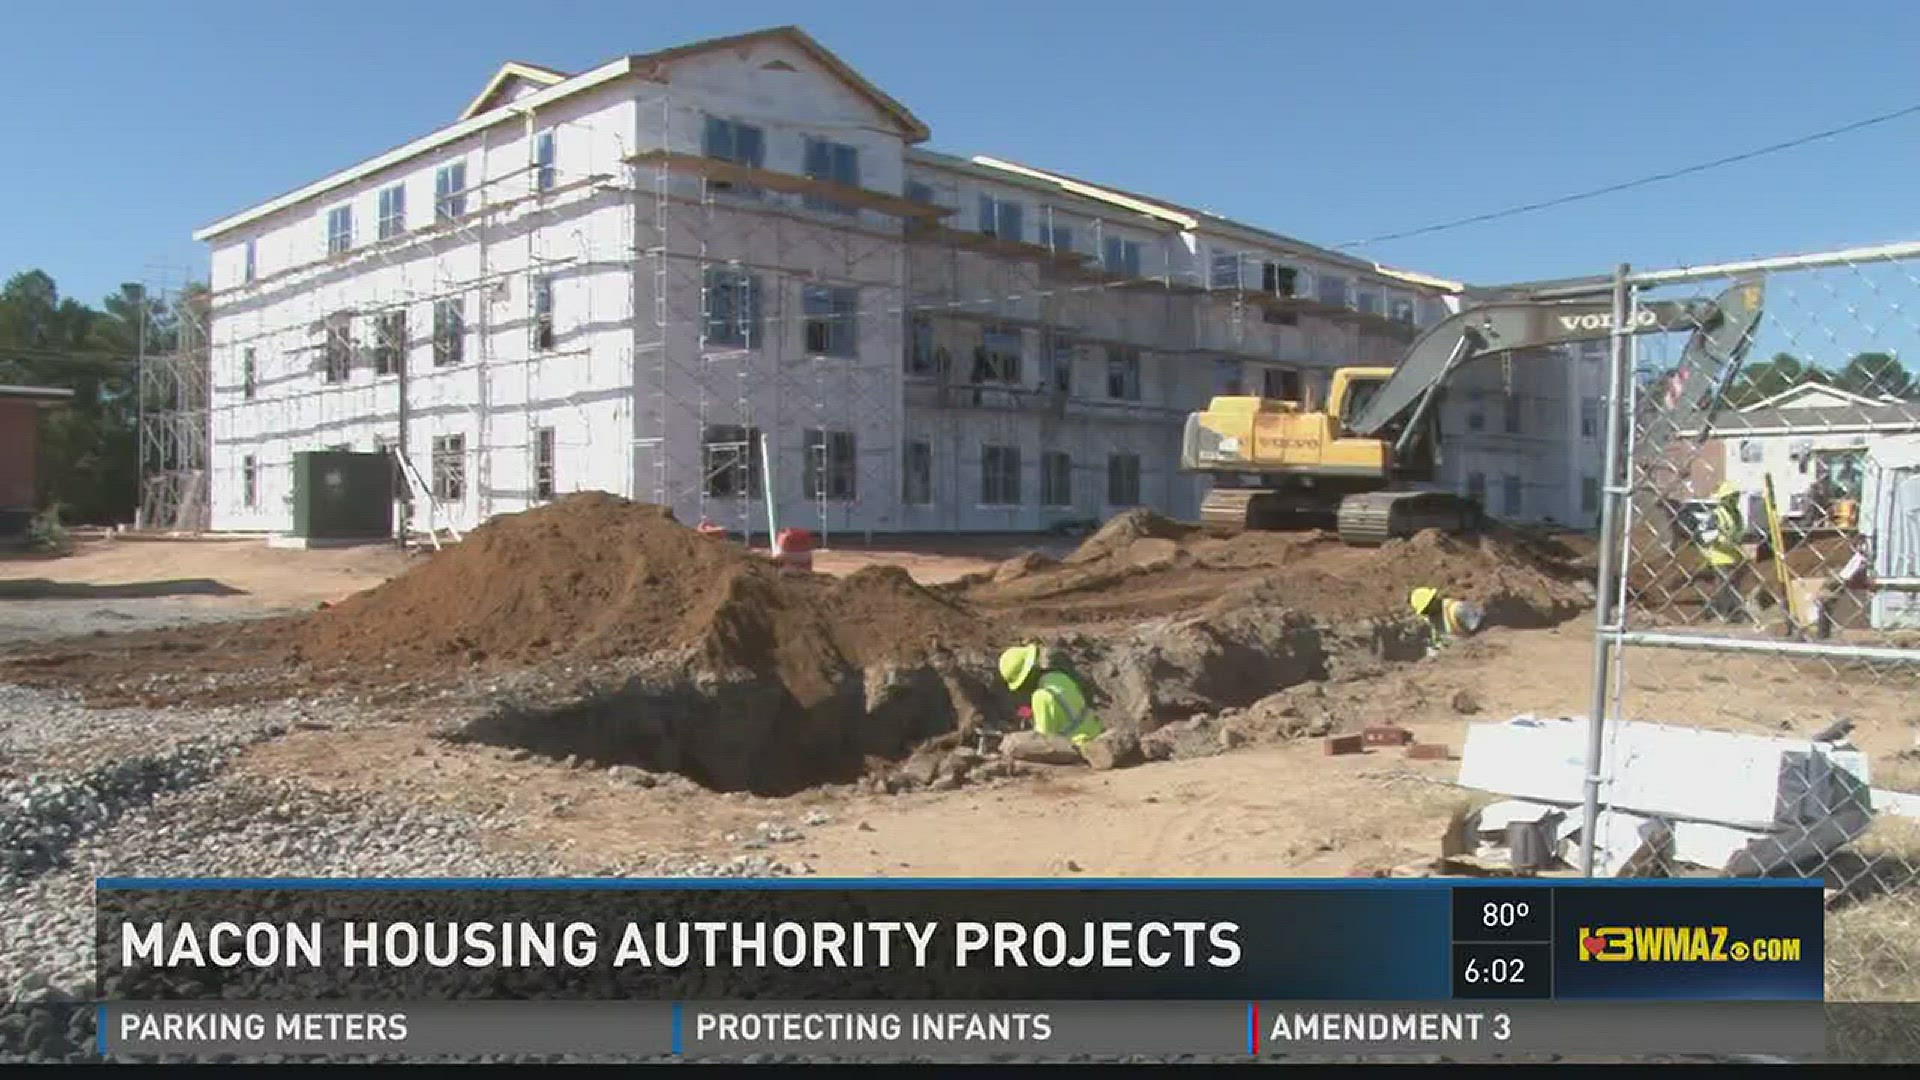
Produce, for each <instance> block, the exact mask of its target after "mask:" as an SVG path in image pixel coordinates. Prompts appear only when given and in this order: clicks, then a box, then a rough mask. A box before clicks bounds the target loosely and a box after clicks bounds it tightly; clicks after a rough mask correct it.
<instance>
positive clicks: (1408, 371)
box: [1347, 281, 1765, 452]
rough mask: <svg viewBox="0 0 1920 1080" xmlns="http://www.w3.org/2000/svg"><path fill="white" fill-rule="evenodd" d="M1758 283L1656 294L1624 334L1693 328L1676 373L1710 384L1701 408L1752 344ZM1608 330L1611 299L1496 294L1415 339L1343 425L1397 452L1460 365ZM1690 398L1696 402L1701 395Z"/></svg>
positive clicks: (1710, 403)
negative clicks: (1714, 291)
mask: <svg viewBox="0 0 1920 1080" xmlns="http://www.w3.org/2000/svg"><path fill="white" fill-rule="evenodd" d="M1764 291H1765V290H1764V286H1763V285H1762V284H1761V283H1760V282H1758V281H1745V282H1739V283H1736V284H1735V285H1734V286H1733V287H1731V288H1729V289H1727V290H1726V291H1725V292H1723V293H1721V294H1720V295H1719V296H1718V297H1716V298H1714V299H1712V300H1704V299H1693V300H1662V301H1649V302H1646V303H1643V304H1642V305H1640V306H1639V307H1638V308H1637V309H1636V310H1635V311H1634V313H1633V316H1632V322H1633V325H1632V326H1630V327H1629V328H1628V330H1627V332H1628V333H1633V334H1645V333H1671V332H1675V331H1682V330H1686V331H1691V332H1692V337H1691V338H1690V339H1689V340H1688V342H1687V350H1686V353H1685V354H1684V355H1683V359H1682V362H1681V364H1680V367H1679V371H1680V373H1681V375H1682V377H1683V378H1686V379H1691V380H1696V381H1698V382H1704V383H1706V384H1710V385H1711V386H1712V388H1713V393H1712V395H1711V396H1710V397H1709V398H1708V400H1707V401H1706V402H1705V403H1704V404H1702V405H1701V406H1700V407H1701V408H1703V409H1705V410H1708V411H1711V410H1712V409H1713V408H1715V407H1716V404H1717V401H1718V399H1719V396H1720V395H1721V393H1722V392H1724V390H1725V388H1726V386H1727V384H1728V383H1729V382H1730V381H1731V379H1732V377H1733V374H1734V372H1735V371H1736V369H1737V368H1738V367H1739V365H1740V362H1741V361H1742V360H1743V359H1744V358H1745V356H1746V352H1747V349H1748V347H1749V346H1750V345H1751V344H1752V342H1753V330H1754V327H1755V325H1756V324H1758V323H1759V321H1760V311H1761V301H1762V299H1763V296H1764ZM1612 334H1613V307H1612V303H1611V301H1603V302H1594V301H1565V300H1552V301H1544V300H1500V301H1495V302H1493V303H1490V304H1485V305H1482V306H1480V307H1476V308H1470V309H1468V310H1466V311H1463V312H1461V313H1460V314H1458V315H1454V316H1453V317H1451V318H1449V319H1447V320H1446V321H1445V322H1442V323H1440V324H1438V325H1436V326H1434V327H1432V328H1431V329H1429V330H1427V332H1426V333H1424V334H1422V335H1420V337H1419V338H1418V339H1417V340H1415V341H1414V343H1413V346H1412V348H1410V349H1408V350H1407V354H1406V356H1405V358H1404V359H1403V360H1402V361H1401V362H1400V365H1399V366H1398V367H1397V368H1395V369H1394V373H1393V377H1392V378H1390V379H1388V380H1387V381H1386V382H1385V383H1383V384H1381V386H1380V388H1379V389H1378V390H1377V391H1376V392H1375V393H1374V394H1373V396H1372V398H1371V399H1370V400H1369V401H1368V402H1367V403H1366V405H1365V407H1364V408H1362V409H1360V410H1359V412H1358V413H1356V414H1355V415H1354V416H1353V417H1352V418H1351V419H1350V420H1349V421H1348V424H1347V427H1348V431H1349V433H1350V434H1352V435H1356V436H1360V437H1362V438H1365V437H1380V438H1387V437H1390V436H1395V435H1396V434H1397V438H1396V444H1395V447H1394V448H1395V450H1396V451H1397V452H1402V451H1404V450H1405V449H1406V443H1407V442H1408V441H1409V440H1410V439H1412V438H1413V437H1414V436H1415V433H1416V432H1418V431H1419V430H1420V422H1421V420H1422V419H1424V417H1425V414H1426V412H1427V410H1428V409H1429V408H1430V407H1431V405H1432V402H1433V400H1434V397H1435V395H1436V394H1437V392H1438V391H1439V390H1440V388H1441V387H1442V386H1444V385H1445V383H1446V381H1447V379H1448V378H1449V377H1451V376H1452V375H1453V373H1454V372H1455V371H1458V370H1459V369H1460V368H1461V367H1462V366H1464V365H1466V364H1469V363H1472V362H1474V361H1475V360H1480V359H1484V358H1486V357H1490V356H1498V355H1500V354H1503V353H1513V352H1518V351H1521V350H1525V349H1535V348H1541V347H1545V346H1553V345H1567V344H1571V343H1573V342H1577V341H1596V340H1603V339H1605V338H1608V337H1611V336H1612ZM1687 396H1688V398H1690V399H1693V400H1698V399H1699V395H1697V394H1689V395H1687Z"/></svg>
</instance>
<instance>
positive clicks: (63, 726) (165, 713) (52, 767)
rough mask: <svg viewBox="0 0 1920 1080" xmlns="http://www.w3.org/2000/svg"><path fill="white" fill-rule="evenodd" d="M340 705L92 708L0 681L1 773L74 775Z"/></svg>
mask: <svg viewBox="0 0 1920 1080" xmlns="http://www.w3.org/2000/svg"><path fill="white" fill-rule="evenodd" d="M341 711H342V710H339V709H326V708H323V707H318V706H315V707H307V706H304V705H302V704H301V703H299V702H290V703H288V704H287V705H285V706H282V707H276V708H272V709H262V708H260V707H258V706H252V707H238V706H228V707H222V708H209V709H139V708H124V709H91V708H88V707H87V706H86V705H85V704H83V703H82V701H81V700H80V698H79V696H78V695H75V694H70V693H62V692H57V691H51V690H35V689H29V688H26V687H20V686H5V685H0V779H16V778H19V777H22V776H26V775H29V774H34V773H53V774H66V775H73V776H79V775H84V774H86V773H89V772H92V771H94V770H96V769H99V768H102V767H111V766H116V765H119V764H121V763H122V762H124V761H125V760H127V759H128V758H131V757H150V756H157V755H161V754H164V753H166V752H167V751H170V750H174V749H179V748H185V747H190V746H207V745H211V744H214V743H226V744H231V745H242V744H245V743H247V742H251V741H253V740H255V739H257V738H260V737H263V736H265V735H269V734H274V733H278V732H279V731H281V730H284V729H285V728H286V727H287V726H288V725H289V724H293V723H301V722H311V721H316V720H320V721H322V722H324V719H323V717H324V716H327V715H332V716H336V717H337V716H338V715H339V713H340V712H341Z"/></svg>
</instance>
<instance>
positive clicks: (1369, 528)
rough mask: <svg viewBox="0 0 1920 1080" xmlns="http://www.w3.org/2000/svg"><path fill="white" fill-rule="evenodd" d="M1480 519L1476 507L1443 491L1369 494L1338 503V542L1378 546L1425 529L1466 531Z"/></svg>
mask: <svg viewBox="0 0 1920 1080" xmlns="http://www.w3.org/2000/svg"><path fill="white" fill-rule="evenodd" d="M1480 518H1481V515H1480V507H1479V505H1478V504H1476V503H1475V502H1473V501H1472V500H1470V499H1463V498H1461V497H1460V496H1458V495H1451V494H1448V493H1446V492H1444V491H1369V492H1365V493H1362V494H1359V495H1349V496H1347V497H1346V498H1345V499H1343V500H1341V502H1340V516H1339V530H1340V539H1341V541H1342V542H1344V543H1348V544H1352V545H1355V546H1356V547H1377V546H1379V545H1381V544H1384V543H1386V542H1387V541H1388V540H1392V539H1396V538H1404V537H1408V536H1412V535H1414V534H1415V533H1418V532H1421V531H1423V530H1425V529H1439V530H1440V531H1442V532H1448V533H1459V532H1467V531H1469V530H1471V529H1473V528H1475V527H1477V526H1478V525H1479V524H1480Z"/></svg>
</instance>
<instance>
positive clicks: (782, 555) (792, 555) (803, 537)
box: [773, 529, 814, 570]
mask: <svg viewBox="0 0 1920 1080" xmlns="http://www.w3.org/2000/svg"><path fill="white" fill-rule="evenodd" d="M813 544H814V540H813V533H812V532H811V531H810V530H807V529H781V530H780V532H779V533H778V534H777V535H775V536H774V538H773V561H774V562H777V563H779V564H780V565H781V566H791V567H793V568H794V569H796V570H811V569H813Z"/></svg>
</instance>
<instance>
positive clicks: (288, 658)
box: [5, 492, 989, 705]
mask: <svg viewBox="0 0 1920 1080" xmlns="http://www.w3.org/2000/svg"><path fill="white" fill-rule="evenodd" d="M988 636H989V635H988V630H987V625H986V623H985V621H984V620H983V619H981V618H980V616H978V615H976V614H974V613H973V612H971V611H969V610H967V609H966V608H965V607H964V606H962V605H959V604H956V603H955V602H954V601H953V600H952V599H950V598H947V597H944V596H941V595H938V594H936V593H934V592H931V591H929V590H927V589H924V588H922V587H921V586H919V585H917V584H915V583H914V582H913V580H912V579H911V578H910V577H909V576H908V575H907V574H906V572H905V571H902V570H899V569H897V568H894V567H872V568H869V569H867V570H863V571H860V572H858V573H855V574H852V575H849V576H848V577H845V578H833V577H829V576H827V575H824V574H811V573H805V572H797V571H792V570H787V569H783V568H781V567H779V566H777V565H775V564H774V563H773V562H772V561H771V560H769V559H767V558H765V557H763V556H760V555H756V554H752V553H750V552H748V551H746V550H745V549H743V548H741V547H740V546H738V545H736V544H733V543H730V542H728V541H727V540H725V539H721V538H716V537H710V536H706V535H703V534H701V533H699V532H698V531H696V530H693V529H690V528H687V527H686V526H684V525H681V524H679V523H678V522H676V521H674V519H673V517H672V515H671V514H670V513H669V512H667V511H666V510H664V509H663V508H661V507H657V506H652V505H648V504H644V503H633V502H628V501H626V500H624V499H621V498H618V497H616V496H612V495H606V494H603V493H599V492H589V493H583V494H578V495H571V496H568V497H566V498H563V499H560V500H558V501H556V502H554V503H551V504H549V505H546V506H543V507H539V508H536V509H533V510H529V511H527V512H525V513H520V514H511V515H503V516H501V517H498V518H495V519H493V520H492V521H490V522H488V523H486V524H485V525H482V526H481V527H479V528H477V529H475V530H473V531H472V532H471V533H469V534H468V535H467V537H466V539H465V540H464V541H463V542H461V543H459V544H457V545H455V546H453V547H451V548H449V549H447V550H445V551H441V552H438V553H436V554H434V555H432V556H430V557H429V558H427V559H426V560H425V561H424V562H422V563H420V564H418V565H416V566H414V567H413V568H411V569H409V570H408V571H407V572H405V573H403V574H400V575H399V576H397V577H394V578H392V579H390V580H388V581H387V582H385V583H383V584H381V585H378V586H376V587H374V588H372V589H368V590H366V591H364V592H361V593H357V594H355V595H353V596H350V597H348V598H347V599H345V600H343V601H341V602H340V603H338V604H335V605H332V606H330V607H326V608H323V609H321V610H319V611H316V612H314V613H312V614H310V615H301V616H293V617H283V618H275V619H268V620H261V621H256V622H249V623H245V624H227V625H222V626H200V627H191V628H186V629H181V630H166V631H155V632H149V633H143V634H128V635H114V636H113V637H111V638H93V639H88V640H86V641H84V642H69V643H55V644H54V645H53V646H51V647H49V648H46V649H36V650H35V653H36V654H37V655H32V656H28V657H25V658H22V659H20V660H15V661H11V662H9V663H7V664H6V665H5V666H6V668H8V669H10V670H8V671H7V672H6V674H7V677H8V678H10V679H16V680H17V681H30V682H35V683H40V684H45V683H48V682H71V681H78V682H81V683H83V684H84V683H96V682H106V681H115V680H126V679H136V678H138V677H140V676H141V675H143V674H144V673H145V670H143V669H147V670H155V671H161V672H166V673H176V672H178V671H179V670H180V669H181V668H182V666H183V665H187V666H191V667H198V668H200V669H201V670H203V671H207V672H234V671H247V672H251V673H253V674H255V675H256V676H259V677H260V678H259V679H258V680H255V681H256V682H260V683H264V684H265V685H260V686H258V689H259V690H262V691H270V690H272V689H277V688H285V687H293V688H299V687H300V686H302V685H306V686H319V685H358V686H366V685H379V684H382V683H386V684H394V683H407V682H419V683H423V684H430V683H433V682H436V681H440V680H442V679H444V678H445V677H446V676H447V675H448V673H450V672H455V671H458V670H460V669H464V668H467V667H469V666H471V665H473V664H476V663H488V664H490V665H499V666H511V667H534V666H540V665H542V664H546V663H550V662H568V663H572V662H576V661H577V662H582V663H587V664H591V663H593V662H595V661H609V660H618V659H626V658H635V657H640V656H644V655H646V654H649V653H655V652H662V651H675V652H686V653H689V654H690V655H691V656H693V657H696V658H697V661H696V663H697V664H698V666H700V667H703V668H705V669H706V670H709V671H713V672H716V673H728V672H741V671H745V672H751V673H753V674H756V675H762V676H769V677H773V678H776V679H778V680H779V681H780V682H781V683H783V684H785V686H786V687H787V689H788V690H790V691H791V692H792V693H793V696H794V697H795V699H797V700H798V701H799V702H800V703H801V704H802V705H810V704H811V703H813V702H814V701H816V700H818V699H820V698H822V697H824V696H826V695H828V694H830V693H831V692H832V691H833V685H834V682H835V681H836V678H837V677H838V676H840V675H842V674H844V673H845V672H846V671H847V670H849V669H851V670H855V671H857V670H858V669H860V668H863V667H866V666H868V665H871V664H875V663H878V662H882V661H889V660H912V659H915V658H918V657H920V656H923V655H925V654H926V653H928V652H930V651H932V650H935V649H938V648H949V649H964V648H971V647H978V646H981V645H982V644H984V643H985V642H986V641H987V639H988ZM189 696H193V697H196V698H198V699H204V698H205V697H206V694H204V693H193V694H191V695H189ZM156 700H159V699H156Z"/></svg>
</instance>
